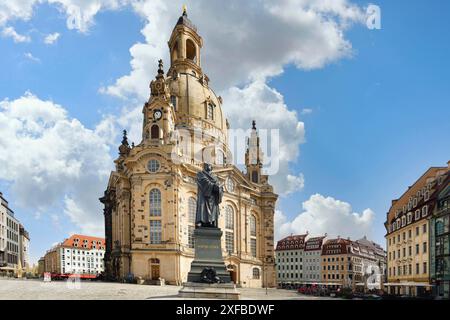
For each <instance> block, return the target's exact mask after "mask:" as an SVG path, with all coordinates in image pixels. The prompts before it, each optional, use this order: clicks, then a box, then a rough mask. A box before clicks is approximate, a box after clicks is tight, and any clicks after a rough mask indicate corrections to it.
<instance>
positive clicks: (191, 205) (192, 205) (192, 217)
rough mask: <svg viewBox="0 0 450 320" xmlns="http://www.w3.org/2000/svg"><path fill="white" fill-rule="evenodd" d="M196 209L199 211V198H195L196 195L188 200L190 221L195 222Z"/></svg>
mask: <svg viewBox="0 0 450 320" xmlns="http://www.w3.org/2000/svg"><path fill="white" fill-rule="evenodd" d="M196 211H197V200H195V198H194V197H190V198H189V200H188V216H189V223H192V224H195V213H196Z"/></svg>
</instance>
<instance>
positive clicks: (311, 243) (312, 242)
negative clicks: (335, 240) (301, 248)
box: [305, 236, 326, 251]
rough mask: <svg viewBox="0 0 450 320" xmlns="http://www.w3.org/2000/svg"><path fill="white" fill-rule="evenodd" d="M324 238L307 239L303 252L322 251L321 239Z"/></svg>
mask: <svg viewBox="0 0 450 320" xmlns="http://www.w3.org/2000/svg"><path fill="white" fill-rule="evenodd" d="M325 238H326V236H321V237H314V238H309V239H308V240H307V241H306V243H305V251H314V250H320V249H322V244H323V239H325Z"/></svg>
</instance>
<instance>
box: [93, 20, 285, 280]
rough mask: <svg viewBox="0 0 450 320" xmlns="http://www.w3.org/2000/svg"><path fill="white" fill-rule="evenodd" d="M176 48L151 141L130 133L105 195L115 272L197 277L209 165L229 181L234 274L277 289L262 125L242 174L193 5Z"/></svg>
mask: <svg viewBox="0 0 450 320" xmlns="http://www.w3.org/2000/svg"><path fill="white" fill-rule="evenodd" d="M168 45H169V50H170V57H171V65H170V68H169V71H168V73H167V74H165V72H164V71H163V64H162V61H160V62H159V70H158V74H157V76H156V78H155V80H153V81H152V82H151V84H150V89H151V96H150V98H149V100H148V102H146V103H145V104H144V107H143V130H142V141H141V142H140V143H139V144H137V145H134V144H132V145H131V146H130V145H129V143H128V139H127V137H126V134H125V135H124V139H123V141H122V144H121V145H120V147H119V157H118V159H117V160H116V161H115V164H116V169H115V171H113V172H112V173H111V176H110V180H109V183H108V187H107V190H106V191H105V194H104V196H103V197H102V198H101V199H100V201H101V202H102V203H103V204H104V217H105V233H106V253H105V268H106V273H107V276H108V277H109V278H112V279H116V280H121V279H124V278H128V277H130V276H133V277H135V278H142V279H143V280H146V281H147V282H152V281H161V280H162V279H164V281H165V283H168V284H178V285H179V284H181V283H183V282H185V281H186V280H187V274H188V272H189V270H190V265H191V262H192V260H193V258H194V249H193V232H194V228H195V226H194V223H195V221H194V220H195V203H196V193H197V185H196V181H195V176H196V173H197V172H198V171H200V170H201V169H202V163H203V162H209V163H212V164H213V168H214V174H216V175H217V176H218V178H219V180H220V182H221V183H222V184H224V186H225V194H224V199H223V201H222V204H221V206H220V212H221V214H220V217H219V227H220V228H221V229H222V231H223V236H222V250H223V256H224V257H225V262H226V265H227V269H228V271H229V272H230V275H231V278H232V280H233V281H234V282H235V283H236V284H238V285H241V286H245V287H261V286H269V287H272V286H275V264H274V263H275V261H274V250H273V249H274V248H273V245H274V244H273V236H274V229H273V228H274V226H273V224H274V219H273V217H274V208H275V203H276V200H277V195H276V194H274V192H273V188H272V186H271V185H269V184H268V177H267V176H265V175H263V174H262V173H261V170H262V160H263V159H262V152H261V150H260V146H259V138H258V134H257V130H256V127H255V124H254V125H253V129H252V131H251V136H250V139H249V141H248V148H247V153H246V171H245V172H242V171H240V170H239V169H238V168H237V167H236V166H235V165H234V164H233V163H232V161H231V151H230V149H229V146H228V130H229V123H228V121H227V120H226V118H225V115H224V113H223V111H222V107H221V106H222V98H221V97H218V96H216V94H215V93H214V91H213V90H212V89H211V88H210V87H209V78H208V77H207V76H206V75H205V74H204V73H203V70H202V68H201V55H200V51H201V48H202V46H203V40H202V38H201V37H200V36H199V35H198V33H197V29H196V27H195V26H194V25H193V24H192V22H191V21H190V20H189V19H188V18H187V14H186V12H183V15H182V16H181V17H180V19H179V20H178V22H177V24H176V26H175V28H174V30H173V32H172V36H171V37H170V40H169V42H168ZM255 112H256V110H255Z"/></svg>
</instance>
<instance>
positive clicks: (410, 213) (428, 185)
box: [385, 167, 447, 296]
mask: <svg viewBox="0 0 450 320" xmlns="http://www.w3.org/2000/svg"><path fill="white" fill-rule="evenodd" d="M446 170H447V168H446V167H432V168H430V169H428V170H427V171H426V172H425V173H424V174H423V175H422V176H421V177H420V178H419V179H418V180H417V181H416V182H415V183H414V184H413V185H412V186H410V187H409V188H408V190H407V191H406V192H405V193H404V194H403V195H402V196H401V197H400V198H398V199H397V200H393V201H392V205H391V208H390V209H389V212H388V213H387V220H386V222H385V227H386V230H387V234H386V245H387V254H388V257H387V258H388V266H387V277H388V282H387V283H386V284H385V287H386V288H387V290H388V292H389V293H391V294H401V295H412V296H417V295H424V294H429V293H431V286H430V284H429V269H430V260H429V254H430V240H429V237H430V230H429V217H430V216H431V214H432V210H433V208H434V197H433V194H434V192H435V190H436V185H437V184H436V181H437V178H438V177H439V176H440V175H442V174H443V173H445V172H446Z"/></svg>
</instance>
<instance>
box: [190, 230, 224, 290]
mask: <svg viewBox="0 0 450 320" xmlns="http://www.w3.org/2000/svg"><path fill="white" fill-rule="evenodd" d="M221 237H222V231H221V230H220V229H218V228H197V229H195V230H194V241H195V258H194V261H192V263H191V271H190V272H189V273H188V278H187V281H188V282H202V280H201V277H200V275H201V273H202V271H203V270H204V269H205V268H214V270H215V271H216V275H217V276H218V277H219V278H220V280H221V283H230V282H231V278H230V273H229V272H228V271H227V268H226V266H225V262H224V261H223V257H222V244H221V241H220V239H221Z"/></svg>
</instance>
